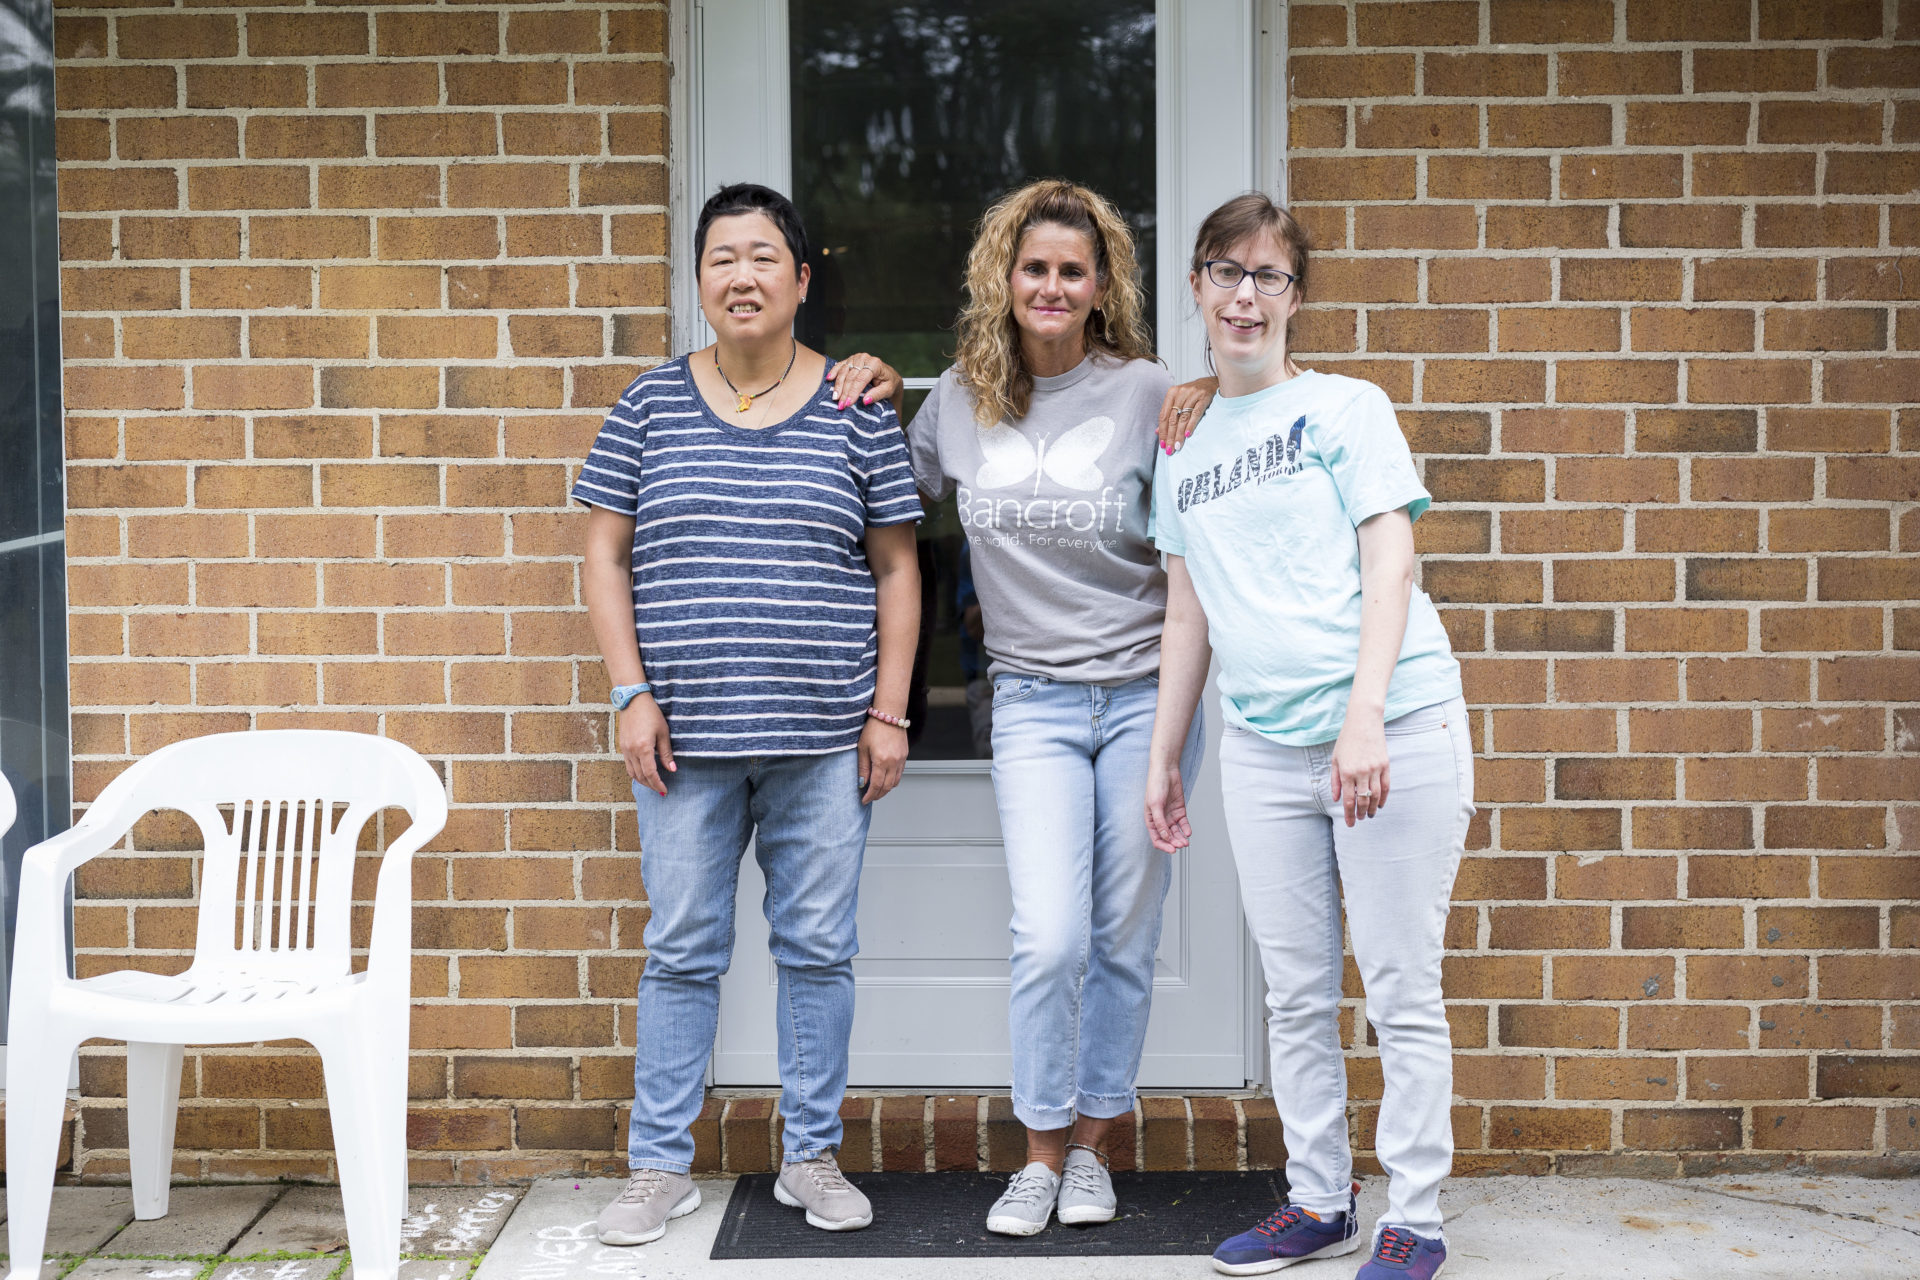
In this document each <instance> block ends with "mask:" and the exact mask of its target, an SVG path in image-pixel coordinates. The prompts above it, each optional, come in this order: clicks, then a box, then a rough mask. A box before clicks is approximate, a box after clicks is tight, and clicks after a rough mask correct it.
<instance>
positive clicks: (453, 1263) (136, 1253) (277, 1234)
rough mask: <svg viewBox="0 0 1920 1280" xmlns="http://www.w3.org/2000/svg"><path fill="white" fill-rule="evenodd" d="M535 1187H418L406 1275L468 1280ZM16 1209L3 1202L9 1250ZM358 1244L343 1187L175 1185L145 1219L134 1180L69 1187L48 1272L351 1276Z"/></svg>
mask: <svg viewBox="0 0 1920 1280" xmlns="http://www.w3.org/2000/svg"><path fill="white" fill-rule="evenodd" d="M525 1191H526V1188H524V1187H498V1188H494V1187H415V1188H414V1189H413V1191H412V1192H411V1193H410V1194H409V1195H408V1197H407V1207H408V1212H407V1220H406V1222H405V1223H404V1224H402V1226H401V1229H400V1235H401V1250H402V1252H403V1253H404V1254H405V1255H406V1257H407V1261H406V1262H404V1263H403V1264H402V1265H401V1268H400V1280H466V1277H467V1276H469V1275H471V1274H472V1272H473V1269H474V1267H475V1265H476V1264H477V1263H478V1262H479V1260H480V1258H481V1256H482V1255H483V1254H485V1253H486V1251H487V1248H488V1246H489V1245H491V1244H492V1243H493V1240H494V1237H495V1236H497V1235H498V1234H499V1233H500V1229H501V1228H502V1227H503V1226H505V1225H506V1223H507V1220H508V1218H509V1217H510V1216H511V1215H512V1213H513V1210H514V1209H515V1208H516V1207H518V1205H519V1203H520V1199H521V1196H522V1195H523V1194H525ZM5 1217H6V1208H5V1206H4V1204H0V1256H5V1255H6V1254H7V1252H8V1248H9V1241H8V1238H7V1231H6V1223H5ZM346 1250H347V1223H346V1217H345V1215H343V1214H342V1213H341V1211H340V1192H339V1191H338V1189H336V1188H334V1187H290V1186H285V1185H281V1184H271V1185H265V1186H262V1185H259V1184H255V1185H251V1186H227V1187H207V1186H187V1187H175V1188H174V1189H173V1195H172V1197H171V1198H170V1200H169V1203H168V1206H167V1216H166V1217H164V1218H156V1219H154V1220H153V1221H151V1222H135V1221H134V1220H133V1198H132V1195H131V1193H129V1192H128V1190H127V1189H126V1188H125V1187H58V1188H56V1189H55V1190H54V1193H53V1216H52V1220H51V1222H50V1223H49V1224H48V1229H47V1257H46V1261H45V1262H43V1263H42V1264H41V1268H40V1280H58V1278H59V1277H63V1276H70V1277H72V1280H346V1278H347V1277H351V1276H352V1275H353V1267H352V1264H351V1263H350V1262H349V1261H348V1259H347V1252H346ZM4 1271H5V1268H4V1267H0V1274H3V1273H4Z"/></svg>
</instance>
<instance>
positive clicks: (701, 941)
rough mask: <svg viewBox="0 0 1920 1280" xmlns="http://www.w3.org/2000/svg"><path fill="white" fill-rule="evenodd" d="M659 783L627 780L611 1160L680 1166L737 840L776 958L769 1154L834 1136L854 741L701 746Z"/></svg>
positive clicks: (847, 998) (706, 1055) (848, 915)
mask: <svg viewBox="0 0 1920 1280" xmlns="http://www.w3.org/2000/svg"><path fill="white" fill-rule="evenodd" d="M678 763H679V766H680V768H679V771H678V772H677V773H671V774H667V775H665V777H666V784H667V794H666V795H664V796H662V795H656V794H655V793H654V792H652V791H649V790H647V789H646V788H645V787H642V786H640V785H638V784H635V786H634V789H633V794H634V800H635V801H636V803H637V804H638V805H639V810H640V875H641V878H642V879H643V880H644V881H645V882H646V888H647V901H648V903H649V904H650V905H651V908H652V912H653V914H652V918H651V919H649V920H648V921H647V933H646V943H647V967H646V969H645V970H644V971H643V972H642V973H641V975H640V1004H639V1009H638V1010H637V1013H636V1017H635V1027H636V1030H635V1038H636V1041H637V1048H636V1050H635V1052H634V1059H633V1122H632V1124H631V1126H630V1127H629V1129H628V1133H627V1164H628V1165H629V1166H630V1167H631V1168H635V1169H665V1170H668V1171H670V1172H673V1173H685V1172H687V1171H688V1169H689V1168H690V1167H691V1166H692V1164H693V1134H692V1131H691V1126H692V1124H693V1122H694V1120H695V1119H696V1118H697V1117H698V1116H699V1114H700V1106H701V1103H702V1101H703V1099H704V1094H705V1084H706V1074H707V1062H708V1060H709V1059H710V1058H711V1057H712V1056H713V1037H714V1033H715V1031H716V1029H717V1028H718V1025H719V1018H720V975H721V974H723V973H725V972H726V971H727V966H728V965H729V964H730V963H731V962H732V958H733V902H734V894H735V892H736V891H737V888H738V882H739V877H740V855H741V854H742V853H744V852H745V851H746V847H747V841H748V839H749V838H750V837H752V836H753V835H754V834H755V833H756V829H757V832H758V837H759V838H758V841H757V842H756V843H755V845H754V857H755V859H756V860H757V861H758V862H759V863H760V870H761V871H762V872H764V873H765V875H766V878H767V896H766V901H765V902H764V904H763V908H764V910H765V911H766V915H767V924H768V926H769V927H770V928H771V931H772V935H773V936H772V945H771V948H770V949H771V950H772V952H773V959H774V963H775V965H776V966H778V968H779V973H780V982H779V993H778V1002H779V1026H778V1035H779V1053H780V1084H781V1093H780V1115H781V1117H782V1118H783V1119H784V1120H785V1122H786V1132H785V1134H784V1135H783V1136H782V1139H781V1145H782V1147H783V1148H784V1152H785V1158H786V1159H787V1160H789V1161H793V1160H810V1159H812V1158H814V1157H815V1156H818V1155H821V1154H822V1153H824V1152H826V1151H829V1150H831V1149H833V1148H835V1147H838V1146H839V1145H840V1101H841V1097H842V1095H843V1094H845V1093H846V1088H847V1040H848V1037H849V1036H850V1035H851V1034H852V1032H853V957H854V955H855V953H856V952H858V951H859V950H860V943H859V939H858V938H857V937H856V936H855V933H854V912H855V909H856V907H857V906H858V903H859V894H860V863H861V860H862V858H863V856H864V855H865V852H866V847H867V821H868V818H869V816H870V815H871V813H872V810H871V809H869V808H868V807H867V806H865V805H863V804H861V803H860V787H859V784H858V781H857V775H858V772H859V761H858V753H857V752H855V751H854V750H852V749H851V748H850V749H848V750H845V751H836V752H833V753H831V754H828V755H818V756H750V757H745V758H740V759H712V758H700V757H688V756H682V757H680V758H679V761H678Z"/></svg>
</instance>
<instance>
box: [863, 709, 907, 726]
mask: <svg viewBox="0 0 1920 1280" xmlns="http://www.w3.org/2000/svg"><path fill="white" fill-rule="evenodd" d="M867 714H868V715H870V716H872V717H873V718H874V719H875V720H878V721H879V722H880V723H881V724H890V725H892V726H893V727H894V728H896V729H910V728H912V727H913V721H911V720H909V719H907V718H906V717H905V716H890V715H888V714H887V713H886V712H884V711H882V710H881V709H880V708H878V707H868V708H867Z"/></svg>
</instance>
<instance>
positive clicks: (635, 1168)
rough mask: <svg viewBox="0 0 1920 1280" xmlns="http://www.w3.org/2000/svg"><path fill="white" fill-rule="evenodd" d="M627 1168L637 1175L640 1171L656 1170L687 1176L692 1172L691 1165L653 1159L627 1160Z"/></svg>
mask: <svg viewBox="0 0 1920 1280" xmlns="http://www.w3.org/2000/svg"><path fill="white" fill-rule="evenodd" d="M627 1168H628V1170H629V1171H631V1172H633V1173H638V1172H640V1171H641V1170H642V1169H657V1170H659V1171H660V1172H661V1173H680V1174H687V1173H692V1172H693V1166H692V1165H690V1164H676V1163H675V1162H673V1161H672V1160H654V1159H645V1160H629V1161H627Z"/></svg>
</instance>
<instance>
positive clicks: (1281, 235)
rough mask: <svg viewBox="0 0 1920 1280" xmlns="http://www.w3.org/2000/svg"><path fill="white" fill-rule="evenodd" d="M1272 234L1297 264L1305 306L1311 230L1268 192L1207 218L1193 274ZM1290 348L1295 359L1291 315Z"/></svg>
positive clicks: (1196, 241) (1296, 282)
mask: <svg viewBox="0 0 1920 1280" xmlns="http://www.w3.org/2000/svg"><path fill="white" fill-rule="evenodd" d="M1269 233H1270V234H1271V235H1272V236H1273V238H1274V239H1275V240H1278V241H1279V242H1280V244H1281V247H1282V248H1284V249H1285V250H1286V251H1287V256H1288V258H1289V259H1290V260H1291V261H1292V263H1293V288H1294V290H1295V291H1296V292H1297V293H1298V294H1299V295H1300V303H1301V305H1302V306H1305V305H1306V301H1307V259H1308V257H1309V255H1310V253H1311V251H1312V248H1313V246H1312V244H1311V243H1310V242H1309V241H1308V240H1307V229H1306V228H1305V227H1303V226H1301V225H1300V224H1299V222H1297V221H1295V219H1294V216H1293V215H1292V214H1291V213H1288V212H1287V209H1286V206H1285V205H1283V204H1280V203H1278V202H1277V201H1275V200H1274V199H1272V198H1271V197H1270V196H1268V195H1266V194H1265V193H1264V192H1259V191H1249V192H1247V193H1246V194H1245V195H1238V196H1235V197H1234V198H1233V199H1231V200H1229V201H1227V202H1226V203H1225V204H1223V205H1221V206H1220V207H1219V208H1218V209H1215V210H1214V211H1213V212H1212V213H1210V214H1208V215H1207V219H1206V221H1205V222H1202V223H1201V224H1200V230H1199V232H1198V233H1197V234H1195V236H1194V238H1193V273H1194V274H1195V275H1196V276H1197V275H1200V274H1201V273H1203V272H1204V271H1206V269H1207V261H1208V259H1210V258H1219V257H1224V256H1225V255H1226V253H1227V251H1228V250H1229V249H1231V248H1233V246H1235V245H1237V244H1240V243H1242V242H1244V241H1247V240H1251V239H1252V238H1254V237H1255V236H1258V235H1262V234H1269ZM1287 346H1288V348H1289V359H1291V348H1292V346H1293V319H1292V317H1291V316H1290V317H1288V319H1287Z"/></svg>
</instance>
